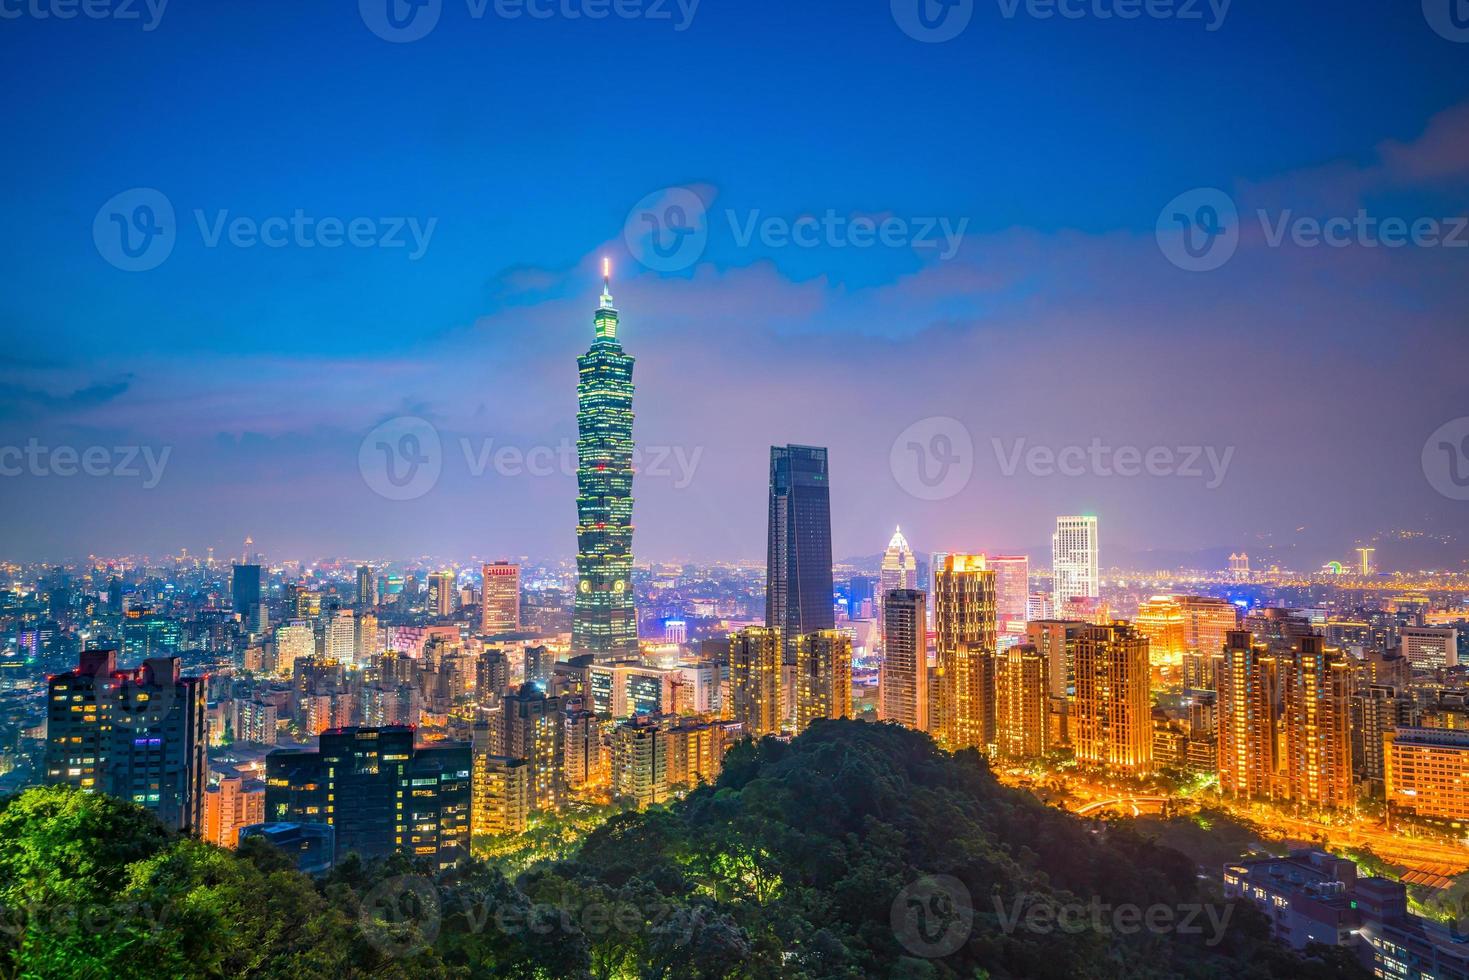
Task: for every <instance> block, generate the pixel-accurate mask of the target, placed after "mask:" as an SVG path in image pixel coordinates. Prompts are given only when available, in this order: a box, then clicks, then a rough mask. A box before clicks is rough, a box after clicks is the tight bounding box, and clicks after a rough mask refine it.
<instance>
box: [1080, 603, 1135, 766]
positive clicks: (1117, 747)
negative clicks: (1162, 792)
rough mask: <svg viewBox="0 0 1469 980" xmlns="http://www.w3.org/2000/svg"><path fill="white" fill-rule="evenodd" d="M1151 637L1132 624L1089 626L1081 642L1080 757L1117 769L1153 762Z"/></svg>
mask: <svg viewBox="0 0 1469 980" xmlns="http://www.w3.org/2000/svg"><path fill="white" fill-rule="evenodd" d="M1149 675H1150V671H1149V669H1148V640H1147V637H1145V636H1143V635H1142V634H1141V633H1139V632H1138V631H1137V630H1136V629H1134V628H1133V627H1132V626H1131V625H1130V624H1127V623H1114V624H1112V625H1110V626H1088V627H1087V628H1086V630H1085V632H1083V633H1082V635H1081V637H1080V638H1079V639H1078V640H1077V644H1076V700H1075V709H1076V710H1075V715H1074V717H1073V719H1072V723H1073V738H1074V740H1075V744H1076V761H1078V762H1080V763H1082V764H1083V765H1091V766H1101V767H1104V768H1106V769H1108V770H1109V771H1111V772H1117V773H1124V772H1130V773H1147V772H1150V771H1151V770H1152V768H1153V705H1152V697H1151V693H1150V691H1149V686H1148V681H1149Z"/></svg>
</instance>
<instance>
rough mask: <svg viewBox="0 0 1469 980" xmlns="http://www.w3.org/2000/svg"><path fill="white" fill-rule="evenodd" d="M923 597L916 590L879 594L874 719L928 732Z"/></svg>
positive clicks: (895, 590) (924, 599) (924, 600)
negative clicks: (879, 657) (879, 665)
mask: <svg viewBox="0 0 1469 980" xmlns="http://www.w3.org/2000/svg"><path fill="white" fill-rule="evenodd" d="M927 604H928V603H927V596H926V595H925V594H924V593H922V592H920V591H918V590H917V589H893V590H892V591H890V592H887V593H885V594H884V595H883V601H882V621H883V641H884V642H883V650H884V653H883V660H882V669H881V671H880V673H879V674H878V717H879V718H881V719H882V720H883V721H892V722H897V723H898V724H900V725H905V726H907V727H908V728H915V729H918V730H920V731H927V730H928V650H927V647H928V630H927V628H926V627H925V626H924V623H925V622H926V615H927V612H926V608H925V607H926V606H927Z"/></svg>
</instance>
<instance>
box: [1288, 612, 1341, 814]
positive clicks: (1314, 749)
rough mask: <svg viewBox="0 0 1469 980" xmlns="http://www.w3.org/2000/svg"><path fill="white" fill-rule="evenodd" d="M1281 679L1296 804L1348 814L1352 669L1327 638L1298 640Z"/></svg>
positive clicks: (1289, 771)
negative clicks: (1328, 646)
mask: <svg viewBox="0 0 1469 980" xmlns="http://www.w3.org/2000/svg"><path fill="white" fill-rule="evenodd" d="M1282 673H1283V675H1284V676H1283V678H1282V680H1283V682H1284V683H1283V684H1282V688H1283V694H1284V720H1285V744H1286V756H1287V763H1288V769H1287V779H1288V780H1289V786H1290V797H1291V799H1292V800H1293V801H1294V802H1296V803H1299V804H1303V805H1306V806H1311V807H1318V808H1328V809H1348V808H1351V807H1352V806H1353V805H1355V803H1356V794H1355V791H1354V788H1353V782H1352V734H1351V724H1352V722H1351V717H1352V716H1351V710H1352V668H1351V664H1350V663H1348V661H1347V659H1346V657H1345V656H1344V655H1343V654H1342V653H1341V651H1339V650H1334V649H1329V648H1327V646H1326V638H1325V637H1322V636H1308V637H1304V638H1302V639H1301V640H1300V641H1299V642H1298V643H1297V644H1296V647H1295V649H1294V650H1293V651H1292V653H1291V657H1290V659H1289V660H1288V661H1287V662H1286V664H1285V670H1283V671H1282Z"/></svg>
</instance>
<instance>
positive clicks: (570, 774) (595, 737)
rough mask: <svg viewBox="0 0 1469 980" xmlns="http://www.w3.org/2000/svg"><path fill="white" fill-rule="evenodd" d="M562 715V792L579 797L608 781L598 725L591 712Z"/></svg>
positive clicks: (605, 759) (606, 762)
mask: <svg viewBox="0 0 1469 980" xmlns="http://www.w3.org/2000/svg"><path fill="white" fill-rule="evenodd" d="M565 714H566V720H565V725H566V736H565V740H564V741H565V746H564V750H565V752H566V764H565V770H566V788H567V789H568V790H570V791H571V792H573V793H583V792H586V791H587V790H589V789H593V788H595V787H598V786H605V785H606V784H607V780H608V772H607V764H608V760H607V757H606V754H605V753H604V752H603V751H602V722H601V720H600V719H599V718H598V717H597V715H596V714H595V713H594V712H591V711H584V710H583V711H568V712H566V713H565Z"/></svg>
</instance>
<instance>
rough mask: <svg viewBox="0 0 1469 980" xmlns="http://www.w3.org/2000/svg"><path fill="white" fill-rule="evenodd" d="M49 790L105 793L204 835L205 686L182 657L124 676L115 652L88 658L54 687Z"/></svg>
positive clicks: (150, 664) (48, 751)
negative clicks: (182, 665) (187, 672)
mask: <svg viewBox="0 0 1469 980" xmlns="http://www.w3.org/2000/svg"><path fill="white" fill-rule="evenodd" d="M47 704H48V712H47V725H46V782H47V784H53V785H54V784H63V785H68V786H73V787H76V788H77V789H81V790H84V791H87V792H100V793H106V794H108V795H109V796H116V797H118V798H120V799H124V800H129V801H131V802H133V803H137V804H138V805H140V806H142V807H144V808H146V809H148V810H151V811H153V813H154V814H156V815H157V817H158V819H159V820H160V821H161V822H162V823H163V824H164V825H165V826H168V827H171V828H173V829H175V830H184V831H190V832H193V833H199V832H201V831H202V829H203V822H204V790H205V788H206V786H207V784H208V771H207V764H208V758H207V752H208V744H209V743H208V732H207V721H206V711H205V704H204V682H203V680H202V679H200V678H198V677H183V676H181V674H180V671H179V659H178V658H177V657H153V658H150V659H148V660H145V661H143V664H142V666H141V667H139V668H137V669H136V670H118V669H117V651H116V650H88V651H85V652H83V653H82V655H81V657H80V659H79V662H78V665H77V667H76V668H75V669H73V670H70V671H68V672H66V673H64V674H57V675H56V676H54V677H52V678H51V680H50V683H49V685H48V702H47Z"/></svg>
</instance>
